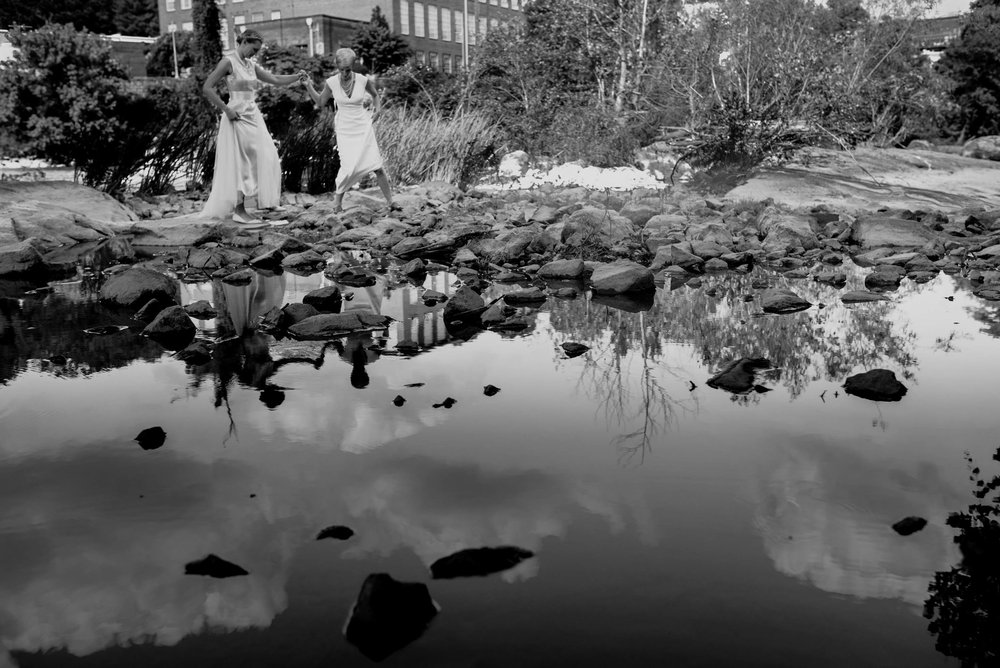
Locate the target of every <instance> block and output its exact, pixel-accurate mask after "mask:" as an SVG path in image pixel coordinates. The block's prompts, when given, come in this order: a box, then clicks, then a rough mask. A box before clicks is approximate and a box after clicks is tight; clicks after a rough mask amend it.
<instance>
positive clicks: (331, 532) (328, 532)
mask: <svg viewBox="0 0 1000 668" xmlns="http://www.w3.org/2000/svg"><path fill="white" fill-rule="evenodd" d="M353 535H354V530H353V529H351V528H350V527H345V526H341V525H339V524H335V525H333V526H329V527H327V528H325V529H323V530H322V531H320V532H319V533H318V534H316V540H323V539H324V538H333V539H334V540H347V539H348V538H350V537H351V536H353Z"/></svg>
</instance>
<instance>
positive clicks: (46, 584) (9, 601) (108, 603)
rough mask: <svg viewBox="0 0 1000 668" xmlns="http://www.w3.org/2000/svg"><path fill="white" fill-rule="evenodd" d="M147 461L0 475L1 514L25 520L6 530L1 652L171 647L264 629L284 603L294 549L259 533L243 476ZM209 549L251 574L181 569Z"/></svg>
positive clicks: (28, 467)
mask: <svg viewBox="0 0 1000 668" xmlns="http://www.w3.org/2000/svg"><path fill="white" fill-rule="evenodd" d="M141 461H142V459H141V458H121V457H117V456H114V455H102V454H94V453H92V452H91V454H87V455H82V456H75V457H68V458H66V459H62V460H48V459H33V460H22V461H20V462H18V463H17V464H16V465H13V466H4V467H2V468H0V504H2V507H3V508H4V511H5V515H6V516H7V517H18V518H30V521H26V522H23V523H18V524H16V525H15V526H16V527H17V528H16V530H14V531H11V530H7V531H6V532H5V533H4V538H3V541H4V549H3V551H2V552H0V646H3V647H6V648H7V650H9V651H28V652H34V651H38V650H49V649H57V648H65V649H67V650H68V651H69V652H71V653H73V654H77V655H83V654H89V653H91V652H95V651H98V650H100V649H102V648H104V647H107V646H110V645H113V644H116V643H121V644H127V643H133V642H152V643H155V644H160V645H172V644H175V643H177V642H178V641H180V640H181V639H182V638H183V637H184V636H186V635H188V634H192V633H197V632H199V631H202V630H205V629H209V628H213V627H220V628H224V629H227V630H233V629H242V628H250V627H266V626H268V625H269V624H270V623H271V620H272V619H273V618H274V616H275V615H276V614H277V613H279V612H280V611H281V610H283V609H284V608H285V606H286V603H287V602H286V594H285V579H286V575H285V572H284V568H283V566H284V565H285V564H286V563H287V561H288V559H289V557H290V554H289V552H290V551H289V550H288V549H287V548H286V547H285V546H284V545H283V544H282V541H281V540H280V536H278V535H274V534H270V533H268V532H266V531H262V530H261V529H262V528H265V529H266V528H267V525H268V524H269V521H268V520H267V519H266V517H265V515H266V513H263V512H261V511H260V510H259V509H258V507H256V505H255V504H253V503H248V502H247V496H246V495H245V494H243V493H235V492H236V490H237V489H238V490H239V492H242V490H243V489H245V488H246V487H247V481H246V476H247V471H246V470H243V469H241V467H240V466H239V465H235V464H224V465H219V466H217V467H213V468H212V469H211V470H209V471H207V473H208V474H209V475H207V476H206V470H205V469H204V467H203V466H200V465H192V464H189V463H183V462H178V461H177V460H174V459H169V458H160V459H159V460H158V462H157V466H156V467H151V466H148V465H144V464H141V463H140V462H141ZM164 479H166V480H171V481H172V482H173V485H170V486H165V485H163V484H162V481H163V480H164ZM39 481H44V484H43V485H40V484H39ZM112 481H113V482H112ZM181 481H184V484H183V485H182V484H180V483H181ZM199 483H200V484H199ZM234 488H235V489H234ZM140 490H141V491H143V492H146V493H147V495H148V496H149V499H148V500H145V499H144V500H140V499H139V493H140ZM157 497H168V498H161V499H160V501H159V502H158V500H157ZM236 499H240V501H239V502H237V501H236ZM158 503H162V504H163V505H157V504H158ZM140 504H147V506H146V507H145V508H142V509H140V508H139V506H140ZM167 518H171V521H167ZM154 520H160V521H154ZM210 552H214V553H217V554H221V555H225V557H226V558H228V559H231V560H232V561H234V562H236V563H239V564H241V565H243V566H246V567H247V569H248V570H250V572H251V575H250V576H249V577H244V578H231V579H228V580H213V579H209V578H200V577H193V576H185V575H184V574H183V570H184V568H183V567H184V564H185V563H186V562H188V561H192V560H193V559H197V558H200V557H202V556H204V555H205V554H208V553H210ZM0 656H3V653H0ZM3 665H4V663H3V660H2V659H0V666H3Z"/></svg>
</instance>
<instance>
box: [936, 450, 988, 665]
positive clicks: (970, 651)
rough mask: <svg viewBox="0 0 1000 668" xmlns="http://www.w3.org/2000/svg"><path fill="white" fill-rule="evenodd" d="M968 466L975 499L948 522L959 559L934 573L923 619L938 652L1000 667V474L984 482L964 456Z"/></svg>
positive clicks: (969, 661)
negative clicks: (956, 562) (959, 554)
mask: <svg viewBox="0 0 1000 668" xmlns="http://www.w3.org/2000/svg"><path fill="white" fill-rule="evenodd" d="M993 459H994V460H996V461H1000V448H998V449H997V451H996V453H995V454H994V455H993ZM966 461H967V462H968V465H969V471H970V476H969V479H970V480H971V481H972V483H973V487H974V489H973V495H974V496H975V499H976V500H975V501H974V502H972V503H970V504H969V507H968V508H967V509H966V510H964V511H961V512H957V513H953V514H951V515H950V516H949V517H948V524H949V525H950V526H952V527H954V528H956V529H958V531H959V534H958V536H956V537H955V543H957V544H958V547H959V550H960V551H961V554H962V559H961V561H960V562H959V564H958V565H957V566H953V567H952V568H950V569H949V570H946V571H938V572H937V573H935V574H934V579H933V581H932V582H931V584H930V586H929V587H928V590H929V592H930V596H929V597H928V598H927V601H926V602H925V604H924V616H925V617H926V618H927V619H929V620H930V622H929V624H928V630H929V631H930V632H931V634H932V635H933V636H935V646H936V648H937V650H938V651H939V652H941V653H942V654H945V655H946V656H951V657H955V658H957V659H959V660H960V661H961V664H962V666H963V667H967V668H979V667H984V668H985V667H986V666H996V665H998V662H1000V632H998V631H1000V474H998V475H995V476H994V477H993V478H992V479H987V476H984V475H983V474H982V471H981V469H980V468H979V466H977V465H976V463H975V462H974V461H973V459H972V457H971V456H970V455H968V453H967V454H966Z"/></svg>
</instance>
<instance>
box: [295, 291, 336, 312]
mask: <svg viewBox="0 0 1000 668" xmlns="http://www.w3.org/2000/svg"><path fill="white" fill-rule="evenodd" d="M302 303H303V304H308V305H310V306H313V307H315V308H316V310H317V311H319V312H320V313H338V312H339V311H340V306H341V304H342V303H343V297H341V294H340V288H338V287H337V286H336V285H328V286H326V287H323V288H317V289H315V290H312V291H310V292H308V293H306V296H305V297H303V298H302Z"/></svg>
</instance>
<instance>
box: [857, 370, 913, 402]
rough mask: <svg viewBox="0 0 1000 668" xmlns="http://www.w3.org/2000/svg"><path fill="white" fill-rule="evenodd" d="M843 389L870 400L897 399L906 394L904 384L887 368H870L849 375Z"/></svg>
mask: <svg viewBox="0 0 1000 668" xmlns="http://www.w3.org/2000/svg"><path fill="white" fill-rule="evenodd" d="M844 391H845V392H847V393H848V394H853V395H854V396H856V397H861V398H862V399H870V400H872V401H899V400H900V399H902V398H903V397H904V396H905V395H906V386H905V385H903V384H902V383H901V382H899V381H898V380H897V379H896V374H894V373H893V372H892V371H889V370H887V369H872V370H871V371H866V372H864V373H859V374H857V375H854V376H851V377H849V378H848V379H847V380H846V381H844Z"/></svg>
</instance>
